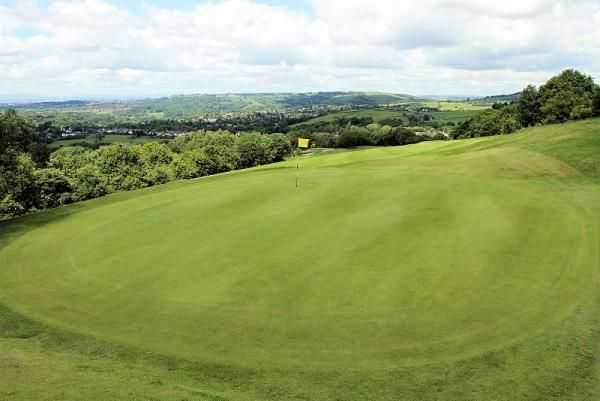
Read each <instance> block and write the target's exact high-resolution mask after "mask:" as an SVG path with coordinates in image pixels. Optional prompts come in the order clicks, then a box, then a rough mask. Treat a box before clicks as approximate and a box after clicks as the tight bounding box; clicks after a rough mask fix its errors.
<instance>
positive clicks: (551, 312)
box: [0, 120, 600, 400]
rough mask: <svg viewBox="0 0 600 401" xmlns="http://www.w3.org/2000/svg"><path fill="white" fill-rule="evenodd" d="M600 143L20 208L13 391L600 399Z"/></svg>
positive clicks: (475, 144)
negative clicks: (27, 212) (23, 213)
mask: <svg viewBox="0 0 600 401" xmlns="http://www.w3.org/2000/svg"><path fill="white" fill-rule="evenodd" d="M599 150H600V121H598V120H590V121H584V122H579V123H572V124H565V125H560V126H549V127H543V128H535V129H531V130H526V131H523V132H519V133H517V134H514V135H511V136H506V137H496V138H480V139H474V140H464V141H453V142H434V143H423V144H419V145H414V146H407V147H400V148H376V149H369V150H361V151H354V152H336V153H332V154H320V155H312V156H310V157H305V158H302V159H301V162H300V163H301V166H302V168H301V169H300V170H299V171H298V170H297V169H295V168H293V167H295V163H294V162H287V163H281V164H280V165H277V166H274V167H273V166H269V167H266V168H259V169H254V170H248V171H241V172H235V173H231V174H226V175H222V176H217V177H211V178H207V179H201V180H197V181H193V182H184V183H182V182H178V183H172V184H169V185H166V186H162V187H156V188H151V189H149V190H144V191H139V192H135V193H123V194H116V195H113V196H109V197H106V198H104V199H98V200H94V201H91V202H87V203H83V204H79V205H74V206H71V207H66V208H61V209H58V210H54V211H50V212H47V213H41V214H37V215H32V216H29V217H26V218H24V219H19V220H15V221H13V222H9V223H3V224H2V225H0V260H1V261H2V265H1V268H0V303H1V304H3V305H5V306H4V307H2V308H0V351H1V352H0V369H2V372H3V375H2V379H0V400H2V399H3V397H4V398H5V399H7V400H46V399H48V400H49V399H52V400H72V399H86V400H107V399H108V400H111V399H115V400H129V399H156V400H180V399H194V400H196V399H198V400H204V399H207V400H210V399H225V400H251V399H252V400H298V399H307V400H364V399H376V400H504V399H506V400H509V399H510V400H593V399H598V397H600V385H599V383H600V372H599V364H598V360H597V358H598V355H600V322H599V318H598V316H600V299H599V297H598V295H597V294H598V286H599V282H598V279H599V275H598V267H599V266H598V262H599V254H598V244H599V242H598V241H599V239H600V238H599V236H598V229H599V227H598V222H599V221H600V219H599V217H600V202H598V200H599V199H600V189H599V187H598V182H599V181H598V176H599V175H600V171H599V170H598V163H600V157H599V156H598V155H599V152H598V151H599ZM297 174H299V176H300V188H299V189H296V188H295V178H296V175H297ZM5 378H6V379H5Z"/></svg>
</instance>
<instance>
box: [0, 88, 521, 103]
mask: <svg viewBox="0 0 600 401" xmlns="http://www.w3.org/2000/svg"><path fill="white" fill-rule="evenodd" d="M519 92H520V91H516V92H512V93H494V94H480V95H472V96H469V95H456V94H449V95H436V94H411V93H403V92H384V91H352V90H349V91H342V90H330V91H318V90H316V91H306V92H220V93H173V94H166V95H162V96H127V97H111V96H105V97H103V96H100V97H80V98H78V97H74V98H72V97H60V96H57V97H50V98H45V97H44V98H15V99H4V98H0V106H7V105H8V106H12V105H15V106H21V105H29V104H43V103H67V102H90V103H96V102H97V103H111V102H134V101H140V100H153V99H163V98H173V97H179V96H227V95H232V96H253V95H307V94H316V93H378V94H386V95H401V96H410V97H414V98H415V99H426V100H441V101H443V100H448V101H454V100H456V101H460V100H466V99H481V98H486V97H493V96H505V95H513V94H515V93H519Z"/></svg>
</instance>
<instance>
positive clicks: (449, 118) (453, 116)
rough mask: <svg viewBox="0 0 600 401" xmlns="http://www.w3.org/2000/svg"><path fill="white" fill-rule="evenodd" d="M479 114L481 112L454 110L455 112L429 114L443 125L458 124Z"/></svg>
mask: <svg viewBox="0 0 600 401" xmlns="http://www.w3.org/2000/svg"><path fill="white" fill-rule="evenodd" d="M479 113H481V110H476V109H473V110H469V109H467V110H455V111H436V112H433V113H431V114H432V115H433V117H434V118H435V120H436V121H440V122H443V123H447V122H453V123H460V122H463V121H465V120H468V119H469V118H472V117H475V116H476V115H477V114H479Z"/></svg>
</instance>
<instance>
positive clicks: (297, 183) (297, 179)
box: [295, 150, 300, 188]
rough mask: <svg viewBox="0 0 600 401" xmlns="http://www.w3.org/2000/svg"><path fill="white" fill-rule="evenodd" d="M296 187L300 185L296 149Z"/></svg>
mask: <svg viewBox="0 0 600 401" xmlns="http://www.w3.org/2000/svg"><path fill="white" fill-rule="evenodd" d="M295 154H296V188H298V187H299V186H300V161H299V160H298V150H296V153H295Z"/></svg>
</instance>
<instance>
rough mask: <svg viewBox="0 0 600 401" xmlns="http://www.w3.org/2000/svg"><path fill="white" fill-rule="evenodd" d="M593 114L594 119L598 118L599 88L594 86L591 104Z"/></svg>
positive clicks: (599, 106)
mask: <svg viewBox="0 0 600 401" xmlns="http://www.w3.org/2000/svg"><path fill="white" fill-rule="evenodd" d="M592 108H593V114H594V116H595V117H598V116H600V86H599V85H596V86H595V88H594V100H593V103H592Z"/></svg>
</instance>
